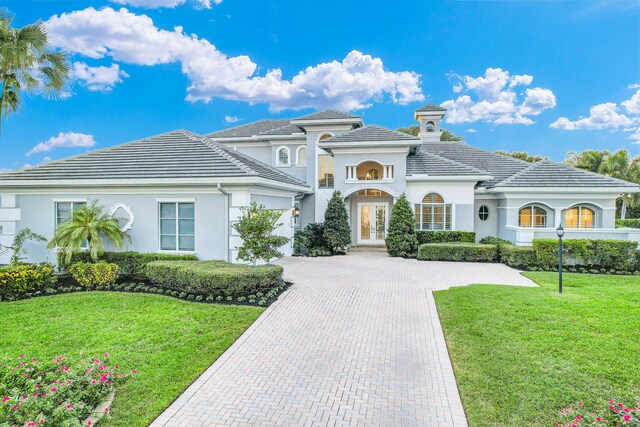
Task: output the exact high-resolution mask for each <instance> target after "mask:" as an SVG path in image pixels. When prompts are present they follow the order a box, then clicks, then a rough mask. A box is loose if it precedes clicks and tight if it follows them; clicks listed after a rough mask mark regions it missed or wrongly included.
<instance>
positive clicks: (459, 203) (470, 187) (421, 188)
mask: <svg viewBox="0 0 640 427" xmlns="http://www.w3.org/2000/svg"><path fill="white" fill-rule="evenodd" d="M474 185H475V182H429V181H426V182H416V181H409V182H407V187H406V193H407V199H408V200H409V202H411V204H412V205H415V204H416V203H421V202H422V199H423V198H424V196H426V195H427V194H429V193H438V194H440V195H441V196H442V197H443V198H444V202H445V203H451V204H452V205H454V206H453V217H452V229H453V230H459V231H474V212H475V208H474Z"/></svg>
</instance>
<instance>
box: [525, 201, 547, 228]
mask: <svg viewBox="0 0 640 427" xmlns="http://www.w3.org/2000/svg"><path fill="white" fill-rule="evenodd" d="M535 208H538V209H542V211H543V212H544V224H543V225H542V226H540V227H538V226H536V225H535V224H536V222H535V218H536V215H535ZM525 209H529V211H530V212H529V218H530V222H529V225H522V224H521V223H520V215H521V213H522V211H523V210H525ZM538 216H540V215H538ZM548 224H549V211H548V210H547V208H546V207H544V206H542V205H540V204H537V203H530V204H528V205H524V206H522V207H520V208H518V227H522V228H547V225H548Z"/></svg>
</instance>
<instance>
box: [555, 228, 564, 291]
mask: <svg viewBox="0 0 640 427" xmlns="http://www.w3.org/2000/svg"><path fill="white" fill-rule="evenodd" d="M556 234H558V292H559V293H562V236H564V228H563V227H562V224H560V225H559V226H558V229H557V230H556Z"/></svg>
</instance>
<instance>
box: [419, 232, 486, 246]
mask: <svg viewBox="0 0 640 427" xmlns="http://www.w3.org/2000/svg"><path fill="white" fill-rule="evenodd" d="M416 237H417V238H418V244H419V245H424V244H425V243H456V242H462V243H475V242H476V233H474V232H471V231H451V230H443V231H426V230H416Z"/></svg>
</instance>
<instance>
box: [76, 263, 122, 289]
mask: <svg viewBox="0 0 640 427" xmlns="http://www.w3.org/2000/svg"><path fill="white" fill-rule="evenodd" d="M118 270H119V268H118V265H117V264H110V263H108V262H104V261H100V262H96V263H92V262H76V263H75V264H73V265H72V266H71V267H69V272H70V273H71V276H72V277H73V278H74V279H75V281H76V282H78V284H79V285H80V286H82V287H84V288H86V289H105V288H108V287H109V286H111V285H113V284H114V283H116V280H118Z"/></svg>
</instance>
